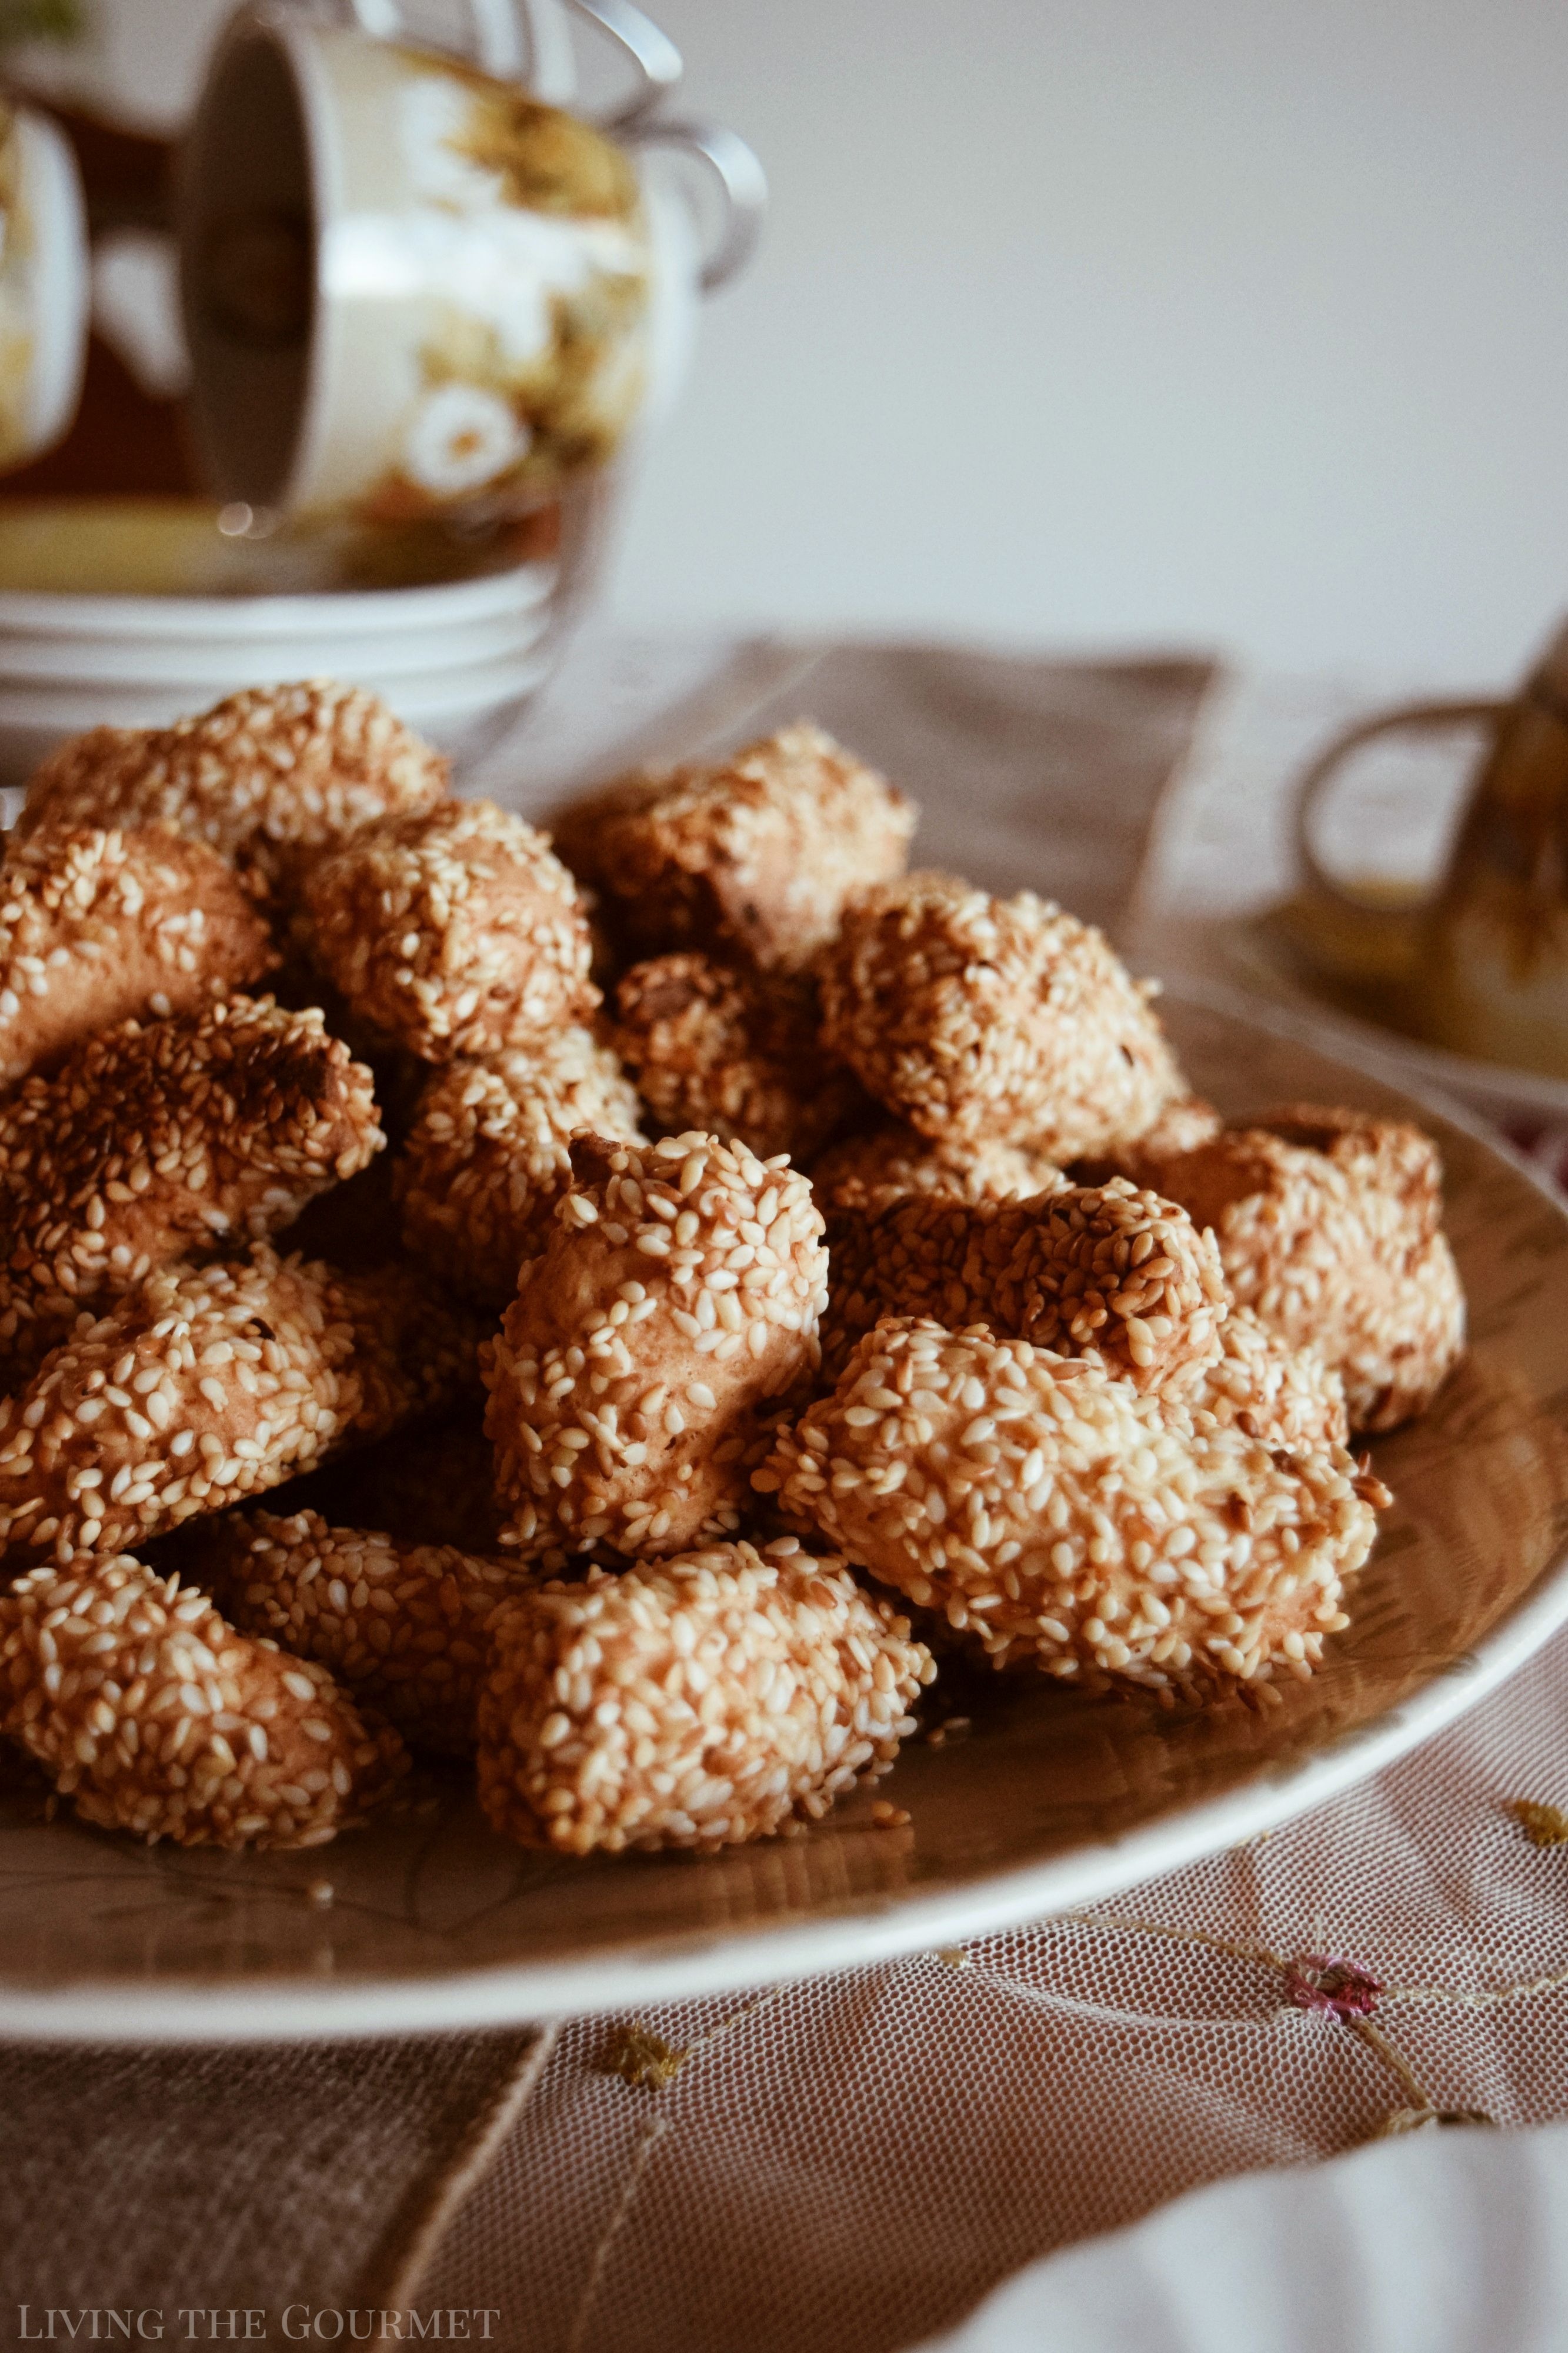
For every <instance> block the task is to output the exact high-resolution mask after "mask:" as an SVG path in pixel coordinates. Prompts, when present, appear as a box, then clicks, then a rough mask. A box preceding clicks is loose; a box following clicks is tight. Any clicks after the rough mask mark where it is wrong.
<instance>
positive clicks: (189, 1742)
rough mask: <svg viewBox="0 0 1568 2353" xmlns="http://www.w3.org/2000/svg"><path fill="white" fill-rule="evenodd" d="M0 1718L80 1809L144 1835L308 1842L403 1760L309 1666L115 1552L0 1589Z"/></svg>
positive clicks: (347, 1813)
mask: <svg viewBox="0 0 1568 2353" xmlns="http://www.w3.org/2000/svg"><path fill="white" fill-rule="evenodd" d="M0 1730H4V1731H5V1732H6V1733H7V1734H8V1735H9V1736H10V1737H11V1738H12V1739H13V1740H15V1741H16V1742H17V1743H18V1744H19V1745H20V1746H22V1747H23V1748H25V1749H26V1752H27V1754H28V1756H30V1757H33V1758H35V1759H36V1761H37V1763H38V1764H40V1765H42V1766H43V1767H45V1769H46V1770H47V1772H48V1773H49V1774H50V1775H51V1776H52V1777H53V1778H54V1781H55V1786H56V1788H58V1790H59V1791H60V1793H61V1795H62V1796H66V1797H69V1798H71V1799H74V1801H75V1805H76V1810H77V1812H78V1813H79V1815H80V1816H81V1817H82V1819H83V1820H84V1821H89V1822H97V1823H98V1824H99V1825H100V1827H101V1828H103V1829H105V1830H122V1831H132V1832H133V1833H134V1834H135V1835H136V1836H137V1837H138V1838H143V1839H145V1840H146V1841H148V1843H149V1844H152V1843H153V1841H156V1840H159V1839H171V1840H173V1841H174V1844H175V1845H176V1846H222V1847H240V1846H258V1847H311V1846H323V1845H325V1843H326V1842H327V1841H328V1840H329V1839H332V1838H335V1837H336V1835H337V1833H338V1831H341V1830H344V1829H346V1828H347V1827H348V1826H349V1825H350V1824H352V1823H354V1822H357V1821H359V1820H362V1819H363V1816H364V1814H365V1813H367V1812H368V1811H369V1810H370V1809H371V1808H372V1807H373V1806H374V1805H375V1804H376V1803H377V1801H378V1800H379V1799H383V1798H384V1797H385V1796H387V1795H388V1794H389V1792H390V1791H391V1790H392V1788H394V1787H395V1783H396V1781H397V1779H398V1778H399V1776H400V1775H401V1774H402V1773H403V1772H405V1770H406V1768H407V1762H408V1760H407V1757H405V1754H404V1749H403V1744H402V1742H401V1741H400V1740H399V1738H398V1736H397V1735H396V1733H395V1732H394V1731H393V1730H392V1728H391V1727H390V1725H383V1724H380V1723H377V1722H375V1721H374V1719H370V1718H367V1717H365V1716H362V1715H361V1714H360V1712H359V1710H358V1708H356V1707H355V1706H354V1704H353V1702H352V1701H351V1700H350V1699H348V1698H347V1697H346V1696H345V1695H344V1694H343V1693H342V1691H340V1690H339V1688H338V1686H337V1685H336V1683H333V1681H332V1679H331V1675H329V1674H328V1673H327V1672H325V1670H324V1669H323V1668H321V1667H318V1666H310V1665H307V1664H306V1663H304V1662H302V1661H300V1660H299V1659H295V1658H289V1657H286V1656H285V1655H284V1653H283V1652H282V1651H279V1649H278V1647H277V1645H276V1644H275V1643H272V1642H267V1641H253V1640H252V1639H251V1638H250V1637H249V1636H248V1635H246V1634H240V1633H237V1632H236V1631H235V1630H234V1628H233V1627H232V1626H229V1625H227V1624H226V1622H225V1621H224V1620H223V1618H222V1617H221V1616H220V1615H219V1613H218V1611H217V1610H216V1609H214V1607H213V1605H212V1603H211V1602H210V1601H209V1600H208V1599H207V1597H206V1595H205V1593H196V1592H184V1593H183V1592H181V1590H180V1580H179V1578H178V1577H168V1578H164V1577H159V1576H158V1574H157V1573H156V1571H155V1570H153V1569H151V1568H149V1567H146V1566H145V1565H144V1563H142V1561H139V1560H133V1559H132V1557H131V1556H129V1555H128V1554H120V1555H117V1556H112V1557H110V1558H109V1559H105V1560H95V1561H91V1562H88V1561H79V1562H77V1563H76V1564H75V1565H74V1566H72V1567H68V1568H66V1567H58V1566H57V1567H42V1568H35V1569H33V1570H32V1571H31V1572H30V1573H29V1574H28V1575H27V1576H26V1577H20V1578H18V1579H17V1581H16V1584H14V1585H13V1586H12V1587H11V1589H10V1591H9V1592H8V1593H5V1594H0Z"/></svg>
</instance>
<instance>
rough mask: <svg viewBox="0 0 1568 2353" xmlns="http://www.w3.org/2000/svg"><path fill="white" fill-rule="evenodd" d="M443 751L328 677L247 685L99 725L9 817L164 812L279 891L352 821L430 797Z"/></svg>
mask: <svg viewBox="0 0 1568 2353" xmlns="http://www.w3.org/2000/svg"><path fill="white" fill-rule="evenodd" d="M446 794H447V763H446V761H445V760H444V759H443V758H442V756H441V754H439V753H438V752H435V751H432V750H431V748H430V746H429V744H423V743H421V742H420V740H419V738H418V736H417V735H416V734H414V733H412V731H411V730H410V729H409V728H407V727H405V725H404V724H403V722H402V721H401V720H400V719H398V718H397V717H396V716H395V714H394V713H393V712H391V711H389V710H388V709H387V706H386V705H385V703H384V702H382V701H381V699H380V698H379V696H377V695H374V694H369V693H367V692H366V691H364V689H363V687H356V686H342V685H340V684H338V683H337V682H336V681H333V680H331V679H307V680H305V681H303V682H302V683H300V684H298V685H290V686H266V687H259V686H258V687H247V689H246V690H245V691H243V692H242V693H239V694H231V695H228V696H226V698H225V700H224V701H223V702H219V703H216V704H215V705H214V706H213V708H212V709H211V710H210V711H204V712H201V713H200V714H199V716H198V717H196V718H194V719H181V720H177V721H176V722H175V723H174V726H172V727H148V728H141V727H95V728H93V729H92V730H91V731H90V733H88V734H86V735H78V736H76V737H74V738H73V739H72V741H71V742H70V743H68V744H61V746H60V748H59V750H58V752H55V753H52V754H50V756H49V758H48V759H47V760H46V761H45V762H44V765H43V766H42V767H41V768H39V769H38V770H37V772H36V774H35V775H34V776H33V777H32V779H31V781H30V782H29V784H28V786H27V798H26V806H25V807H24V808H23V811H22V815H21V817H20V818H19V819H18V821H17V827H16V836H17V839H20V840H26V839H30V838H31V837H32V836H34V835H36V834H37V833H39V832H41V831H43V830H44V829H45V828H59V827H61V826H75V825H102V826H110V825H112V826H122V827H123V826H137V825H150V824H158V823H162V824H165V825H170V826H173V827H174V828H176V829H177V830H178V831H179V832H181V833H184V834H188V835H189V836H190V837H191V838H192V839H195V840H197V841H205V842H207V843H209V844H210V845H211V847H212V848H213V849H216V850H218V851H220V852H221V853H222V855H223V856H224V857H225V858H227V859H232V860H235V861H236V863H237V865H238V866H239V867H240V868H241V869H242V871H244V872H245V873H246V874H247V877H248V879H249V880H250V881H251V882H252V883H253V885H255V886H257V887H259V888H262V889H264V890H273V889H282V890H283V891H284V892H285V895H287V894H288V893H289V892H291V891H292V889H293V887H294V886H295V885H296V884H297V882H298V880H299V877H300V873H301V872H302V871H303V870H304V869H305V868H306V867H307V866H309V865H310V863H311V862H312V860H315V859H317V858H319V857H321V855H322V854H323V853H324V852H325V851H326V850H328V849H333V848H335V847H336V846H337V845H338V844H339V843H341V842H342V841H346V840H347V839H348V838H349V836H350V835H351V834H352V833H355V832H357V831H358V830H359V828H361V827H362V826H365V825H373V824H374V823H376V822H377V821H378V820H379V819H381V818H386V817H395V816H402V815H405V814H407V813H409V812H411V811H416V810H419V809H426V808H431V807H434V806H435V805H436V803H437V801H440V800H443V799H444V798H445V797H446Z"/></svg>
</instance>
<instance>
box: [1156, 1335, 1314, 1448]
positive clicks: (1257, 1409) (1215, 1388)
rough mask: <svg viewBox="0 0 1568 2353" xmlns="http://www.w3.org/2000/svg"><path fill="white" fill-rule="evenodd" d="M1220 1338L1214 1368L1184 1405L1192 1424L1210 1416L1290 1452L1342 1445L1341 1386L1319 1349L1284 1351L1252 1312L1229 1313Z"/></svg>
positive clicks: (1206, 1374) (1208, 1372) (1283, 1347)
mask: <svg viewBox="0 0 1568 2353" xmlns="http://www.w3.org/2000/svg"><path fill="white" fill-rule="evenodd" d="M1219 1340H1220V1356H1219V1360H1218V1362H1217V1363H1215V1364H1212V1365H1210V1366H1208V1367H1207V1369H1206V1370H1205V1373H1204V1375H1203V1377H1202V1379H1201V1380H1200V1381H1199V1383H1198V1386H1197V1388H1196V1389H1195V1390H1194V1392H1193V1394H1192V1396H1191V1397H1190V1398H1187V1399H1186V1403H1187V1406H1188V1408H1189V1409H1190V1411H1191V1413H1192V1415H1193V1419H1194V1422H1200V1417H1202V1416H1203V1415H1205V1414H1208V1415H1211V1416H1212V1417H1213V1419H1215V1421H1216V1422H1221V1423H1227V1422H1234V1423H1235V1424H1236V1426H1237V1429H1239V1430H1245V1431H1246V1433H1247V1436H1248V1437H1249V1438H1257V1439H1260V1440H1262V1442H1263V1444H1264V1445H1265V1446H1283V1447H1288V1448H1289V1450H1290V1451H1291V1452H1292V1453H1300V1452H1301V1451H1307V1452H1321V1451H1322V1450H1323V1449H1324V1448H1325V1447H1335V1446H1345V1445H1348V1443H1349V1441H1350V1416H1349V1414H1348V1413H1347V1412H1346V1411H1345V1385H1344V1383H1343V1381H1342V1380H1341V1378H1340V1377H1339V1375H1338V1373H1337V1372H1335V1370H1334V1368H1333V1366H1331V1364H1329V1363H1328V1362H1327V1361H1326V1359H1325V1358H1324V1356H1323V1354H1322V1351H1321V1349H1320V1348H1315V1347H1311V1346H1308V1347H1303V1348H1290V1347H1287V1346H1286V1345H1285V1343H1284V1341H1283V1340H1280V1339H1277V1338H1276V1337H1275V1335H1274V1334H1273V1333H1272V1332H1271V1331H1270V1330H1269V1328H1268V1324H1265V1323H1264V1321H1263V1319H1262V1317H1261V1316H1260V1315H1258V1314H1255V1313H1254V1312H1253V1310H1252V1309H1251V1308H1250V1307H1233V1308H1232V1309H1231V1311H1230V1314H1228V1315H1227V1316H1226V1319H1225V1321H1224V1323H1223V1324H1221V1325H1220V1332H1219ZM1200 1426H1201V1424H1200Z"/></svg>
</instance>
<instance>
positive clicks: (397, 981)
mask: <svg viewBox="0 0 1568 2353" xmlns="http://www.w3.org/2000/svg"><path fill="white" fill-rule="evenodd" d="M303 896H304V916H303V936H304V938H305V942H306V944H307V946H308V949H309V952H310V955H311V956H312V957H313V959H314V961H315V962H316V963H317V964H318V965H320V966H321V970H322V971H323V972H324V973H325V974H326V976H327V978H328V979H329V980H330V981H331V983H332V985H333V986H334V987H336V988H338V989H340V990H341V991H342V996H343V997H344V998H345V999H346V1001H347V1003H348V1005H349V1007H350V1008H351V1010H352V1011H353V1013H354V1015H355V1016H356V1017H357V1018H359V1019H361V1020H362V1021H365V1022H367V1023H369V1024H370V1025H371V1027H372V1028H373V1029H376V1030H378V1031H380V1032H381V1033H382V1034H383V1036H384V1037H385V1038H387V1039H391V1040H392V1041H393V1042H395V1044H397V1045H400V1046H403V1047H405V1048H406V1049H407V1050H408V1051H409V1052H410V1053H413V1054H417V1055H418V1056H419V1057H420V1058H421V1060H424V1061H426V1062H450V1061H453V1060H456V1059H457V1057H458V1055H464V1054H500V1053H504V1052H505V1051H506V1050H507V1049H508V1048H509V1047H512V1046H522V1045H528V1044H532V1043H535V1042H537V1041H538V1040H539V1039H542V1038H543V1037H545V1036H547V1035H548V1034H549V1033H550V1032H551V1031H552V1030H553V1029H558V1028H559V1027H560V1026H561V1025H562V1024H563V1023H565V1022H576V1021H581V1020H582V1019H583V1018H584V1016H585V1015H587V1014H589V1013H591V1012H592V1011H593V1009H594V1008H595V1005H596V1004H597V1003H598V1001H599V992H598V990H597V989H596V988H595V987H594V985H593V983H592V982H591V981H590V979H589V978H588V964H589V957H590V953H591V945H590V941H589V937H588V926H587V923H586V921H585V919H584V914H583V911H582V908H581V907H580V906H579V904H578V901H577V892H576V887H575V885H574V882H573V881H572V877H571V875H570V874H569V873H568V872H567V871H566V869H565V867H564V866H563V865H562V863H561V861H560V860H559V859H558V858H556V857H554V856H553V855H552V851H551V848H550V839H549V836H548V835H547V834H542V833H536V832H535V831H534V829H533V828H532V827H531V825H525V824H524V823H523V821H522V819H521V818H520V817H512V816H510V814H509V813H508V812H507V811H506V810H505V809H500V808H497V807H496V806H495V804H494V802H493V801H445V802H443V803H442V804H441V805H440V806H439V807H437V808H434V809H432V810H429V811H428V812H426V813H425V814H423V815H419V814H416V815H415V816H413V817H408V818H395V819H392V820H389V821H388V822H386V823H384V824H382V825H378V826H373V827H367V828H365V829H364V830H363V832H362V833H359V834H357V835H355V836H354V838H353V839H352V840H351V841H349V842H348V843H347V844H346V845H345V846H344V847H343V848H342V849H339V850H337V851H335V852H334V853H333V854H331V856H329V857H327V858H325V859H323V860H321V863H320V864H319V865H317V866H315V867H313V868H312V869H311V871H310V874H309V875H308V877H307V878H306V881H305V885H304V894H303Z"/></svg>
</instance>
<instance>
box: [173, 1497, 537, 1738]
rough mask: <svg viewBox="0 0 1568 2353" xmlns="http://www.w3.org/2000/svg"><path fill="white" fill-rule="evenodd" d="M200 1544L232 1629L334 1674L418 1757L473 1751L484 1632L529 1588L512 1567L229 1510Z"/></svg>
mask: <svg viewBox="0 0 1568 2353" xmlns="http://www.w3.org/2000/svg"><path fill="white" fill-rule="evenodd" d="M209 1530H210V1534H209ZM201 1542H202V1546H203V1551H202V1555H201V1567H202V1569H203V1570H204V1571H205V1570H207V1569H209V1568H210V1571H211V1575H212V1580H213V1584H214V1588H215V1589H216V1591H217V1593H218V1594H219V1596H220V1598H221V1599H222V1600H223V1603H224V1607H225V1608H226V1610H227V1612H228V1614H229V1616H230V1617H231V1618H232V1619H233V1620H234V1622H235V1624H236V1625H237V1626H241V1627H243V1628H245V1629H246V1630H247V1632H250V1633H253V1634H266V1635H268V1636H270V1638H271V1639H272V1640H273V1641H275V1642H277V1643H278V1644H279V1647H280V1648H281V1649H282V1650H285V1651H289V1652H291V1653H292V1654H293V1656H294V1657H296V1658H300V1659H314V1660H315V1661H316V1662H318V1664H319V1665H321V1666H323V1667H326V1668H329V1669H330V1670H331V1672H332V1674H334V1675H335V1676H336V1677H337V1679H338V1681H339V1682H340V1683H342V1685H343V1686H344V1688H345V1690H348V1691H350V1692H352V1693H353V1695H354V1697H355V1698H356V1699H357V1700H363V1702H364V1703H365V1704H366V1705H368V1706H371V1707H374V1709H375V1710H376V1711H377V1713H378V1714H379V1715H384V1716H385V1718H386V1720H387V1722H388V1723H389V1724H393V1725H396V1727H397V1729H398V1731H399V1732H400V1733H402V1735H403V1736H404V1738H405V1740H408V1741H411V1742H412V1743H413V1744H414V1746H416V1748H429V1749H435V1750H437V1751H438V1752H440V1753H442V1754H445V1755H447V1756H454V1757H464V1756H471V1755H472V1754H473V1748H474V1741H475V1737H476V1724H475V1710H476V1707H477V1704H478V1698H479V1683H480V1681H481V1679H482V1677H483V1675H484V1672H485V1666H486V1662H487V1657H488V1647H487V1629H488V1627H489V1621H490V1619H491V1617H492V1615H493V1614H494V1611H495V1609H496V1607H497V1604H498V1603H499V1602H500V1601H503V1600H504V1599H506V1597H507V1595H508V1594H510V1593H515V1592H517V1591H518V1589H519V1588H520V1587H521V1586H522V1585H523V1584H525V1583H526V1581H527V1571H526V1570H525V1569H523V1568H521V1567H519V1565H518V1563H517V1562H516V1561H515V1560H483V1559H476V1558H475V1557H474V1556H472V1555H471V1554H469V1553H465V1552H459V1551H458V1549H457V1547H456V1546H453V1545H414V1544H407V1543H402V1542H399V1541H398V1540H396V1539H395V1538H394V1537H392V1536H390V1535H383V1534H382V1533H381V1531H380V1530H379V1529H375V1528H347V1527H333V1526H331V1525H329V1524H328V1522H327V1521H325V1520H324V1519H322V1517H321V1514H320V1513H319V1512H308V1511H307V1512H296V1513H294V1514H292V1515H291V1516H289V1518H287V1519H282V1518H279V1516H278V1515H277V1514H274V1513H271V1512H263V1511H248V1512H229V1513H226V1514H224V1516H223V1517H222V1518H221V1519H218V1520H215V1521H210V1522H208V1524H207V1526H206V1527H205V1528H204V1529H203V1531H202V1537H201Z"/></svg>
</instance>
